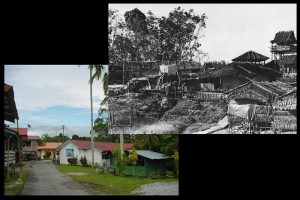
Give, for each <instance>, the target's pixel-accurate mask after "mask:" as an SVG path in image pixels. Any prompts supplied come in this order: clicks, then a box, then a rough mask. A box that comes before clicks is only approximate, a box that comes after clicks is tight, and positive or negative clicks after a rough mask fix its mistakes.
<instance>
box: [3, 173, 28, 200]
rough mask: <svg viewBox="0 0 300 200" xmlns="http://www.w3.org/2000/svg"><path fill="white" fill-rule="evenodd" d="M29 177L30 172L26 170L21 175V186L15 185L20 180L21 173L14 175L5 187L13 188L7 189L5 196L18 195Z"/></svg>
mask: <svg viewBox="0 0 300 200" xmlns="http://www.w3.org/2000/svg"><path fill="white" fill-rule="evenodd" d="M28 176H29V170H28V169H24V170H23V172H22V175H21V180H22V183H21V184H15V182H16V181H17V180H18V179H19V178H20V174H19V172H16V173H15V174H12V175H11V176H10V177H9V178H8V179H7V180H6V181H5V186H9V185H11V187H9V188H8V187H5V190H4V194H5V195H18V194H19V193H20V192H21V190H22V189H23V187H24V184H25V182H26V180H27V178H28Z"/></svg>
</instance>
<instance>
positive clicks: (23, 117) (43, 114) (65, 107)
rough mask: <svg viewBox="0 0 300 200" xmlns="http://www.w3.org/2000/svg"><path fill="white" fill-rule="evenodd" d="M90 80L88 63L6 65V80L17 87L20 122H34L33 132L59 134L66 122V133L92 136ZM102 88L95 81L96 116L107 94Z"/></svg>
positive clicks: (23, 124) (32, 133) (94, 111)
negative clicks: (90, 134)
mask: <svg viewBox="0 0 300 200" xmlns="http://www.w3.org/2000/svg"><path fill="white" fill-rule="evenodd" d="M105 71H107V66H105ZM88 80H89V69H88V67H87V65H81V66H80V67H79V66H78V65H5V76H4V81H5V83H6V84H9V85H12V86H13V87H14V92H15V101H16V105H17V109H18V114H19V118H20V119H19V126H20V127H27V124H30V125H31V128H30V129H29V135H39V136H41V135H42V134H44V133H48V134H49V135H56V134H59V133H60V132H62V129H61V127H62V125H65V127H66V128H65V134H66V135H68V136H70V137H71V136H72V135H73V134H77V135H81V136H88V135H89V131H90V112H91V111H90V100H89V99H90V93H89V91H90V90H89V84H88ZM102 88H103V86H102V82H101V81H97V80H96V81H94V84H93V116H94V119H96V117H97V116H98V110H99V107H100V102H101V100H102V99H103V98H104V93H103V89H102ZM6 123H7V124H9V125H10V127H15V126H16V124H14V123H9V122H6Z"/></svg>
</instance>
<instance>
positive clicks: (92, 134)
mask: <svg viewBox="0 0 300 200" xmlns="http://www.w3.org/2000/svg"><path fill="white" fill-rule="evenodd" d="M92 70H93V68H92V67H90V99H91V142H92V167H94V131H93V93H92V90H93V89H92V81H91V79H92Z"/></svg>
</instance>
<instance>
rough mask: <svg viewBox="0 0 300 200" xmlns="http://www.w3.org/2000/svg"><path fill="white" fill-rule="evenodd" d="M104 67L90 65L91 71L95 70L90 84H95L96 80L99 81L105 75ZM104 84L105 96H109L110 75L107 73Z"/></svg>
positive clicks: (103, 80)
mask: <svg viewBox="0 0 300 200" xmlns="http://www.w3.org/2000/svg"><path fill="white" fill-rule="evenodd" d="M103 68H104V67H103V65H89V69H90V70H91V71H93V70H95V72H94V74H92V76H91V77H90V80H89V83H91V84H93V82H94V80H95V79H96V80H99V79H100V77H101V75H102V73H103ZM102 84H103V89H104V94H105V95H107V91H108V73H107V72H105V73H104V74H103V79H102Z"/></svg>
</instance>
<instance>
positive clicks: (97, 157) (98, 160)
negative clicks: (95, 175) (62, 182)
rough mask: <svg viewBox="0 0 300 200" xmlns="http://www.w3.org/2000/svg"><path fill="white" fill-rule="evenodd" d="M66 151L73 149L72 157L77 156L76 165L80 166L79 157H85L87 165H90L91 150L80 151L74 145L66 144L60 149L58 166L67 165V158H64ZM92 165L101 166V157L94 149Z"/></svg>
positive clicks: (97, 150)
mask: <svg viewBox="0 0 300 200" xmlns="http://www.w3.org/2000/svg"><path fill="white" fill-rule="evenodd" d="M66 149H74V157H76V156H77V158H78V164H80V157H81V156H82V157H83V156H84V155H85V156H86V159H87V163H88V164H92V151H91V149H90V148H89V149H87V150H80V149H78V148H77V146H76V145H74V144H72V143H71V142H70V143H68V144H67V145H66V146H64V147H63V148H62V149H60V152H59V157H60V164H69V163H68V158H69V157H67V156H66ZM94 163H98V164H100V165H101V164H102V155H101V152H100V150H99V149H95V151H94Z"/></svg>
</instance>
